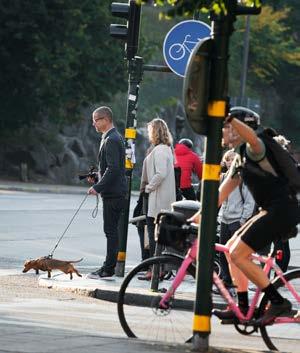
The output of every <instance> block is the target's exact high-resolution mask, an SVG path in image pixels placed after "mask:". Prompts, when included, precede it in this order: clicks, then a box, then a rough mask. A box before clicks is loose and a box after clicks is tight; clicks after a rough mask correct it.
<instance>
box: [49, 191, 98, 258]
mask: <svg viewBox="0 0 300 353" xmlns="http://www.w3.org/2000/svg"><path fill="white" fill-rule="evenodd" d="M88 196H89V194H86V195H85V196H84V198H83V200H82V201H81V204H80V205H79V207H78V209H77V210H76V212H75V213H74V215H73V217H72V218H71V220H70V222H69V224H68V225H67V227H66V229H65V230H64V232H63V233H62V235H61V236H60V238H59V239H58V241H57V243H56V244H55V246H54V248H53V250H52V251H51V252H50V254H49V255H48V256H46V258H48V259H51V258H52V257H53V254H54V251H55V250H56V248H57V247H58V244H59V243H60V242H61V240H62V238H63V237H64V235H65V234H66V232H67V230H68V229H69V227H70V225H71V224H72V222H73V220H74V218H75V217H76V215H77V213H78V212H79V210H80V209H81V207H82V205H83V204H84V202H85V200H86V199H87V197H88ZM98 205H99V196H98V195H96V207H95V208H94V210H93V212H92V217H93V218H96V216H97V214H98Z"/></svg>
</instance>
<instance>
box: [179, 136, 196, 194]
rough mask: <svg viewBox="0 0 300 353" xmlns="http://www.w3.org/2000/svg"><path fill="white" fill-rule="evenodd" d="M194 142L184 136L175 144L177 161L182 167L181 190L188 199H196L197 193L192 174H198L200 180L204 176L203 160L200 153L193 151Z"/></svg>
mask: <svg viewBox="0 0 300 353" xmlns="http://www.w3.org/2000/svg"><path fill="white" fill-rule="evenodd" d="M193 145H194V144H193V142H192V141H191V140H190V139H187V138H183V139H181V140H180V141H179V142H178V143H177V144H176V146H175V155H176V163H175V167H180V169H181V176H180V190H181V192H182V195H183V196H184V198H186V199H187V200H196V194H195V191H194V188H193V186H192V174H193V173H194V174H196V175H197V177H198V178H199V181H200V180H201V177H202V162H201V160H200V158H199V157H198V155H197V154H196V153H195V152H193V151H192V148H193Z"/></svg>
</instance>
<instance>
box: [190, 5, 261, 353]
mask: <svg viewBox="0 0 300 353" xmlns="http://www.w3.org/2000/svg"><path fill="white" fill-rule="evenodd" d="M260 10H261V9H260V6H259V7H251V8H249V7H243V6H240V5H238V3H237V0H224V8H223V9H220V12H218V11H217V12H216V13H214V12H212V13H211V20H212V26H211V27H212V33H211V39H210V40H209V41H207V42H206V44H207V46H205V43H204V45H203V48H202V49H201V46H199V49H198V55H200V57H201V52H202V51H204V54H205V53H206V54H208V55H206V56H205V55H202V57H201V59H202V60H203V64H202V69H203V70H202V71H201V70H200V71H198V72H199V74H202V76H203V77H204V78H203V80H202V81H201V80H198V82H200V83H202V85H198V88H199V87H201V88H203V87H206V89H207V91H209V93H208V94H207V95H208V99H207V102H208V104H207V106H206V105H205V104H204V103H205V96H204V95H203V94H202V96H201V95H199V97H200V98H199V99H198V107H197V104H195V103H197V102H193V101H192V99H190V103H192V104H190V105H187V108H190V119H191V121H192V123H193V125H194V127H197V128H198V131H199V133H203V134H205V135H206V136H207V139H206V144H205V158H204V167H203V177H202V178H203V181H202V192H201V205H202V217H201V224H200V227H199V234H198V240H199V249H198V254H197V273H196V282H197V283H196V300H195V308H194V320H193V338H192V341H193V348H194V351H198V352H207V351H208V349H209V342H208V338H209V334H210V331H211V320H210V319H211V309H212V298H211V289H212V272H213V260H214V253H215V251H214V244H215V235H216V225H217V224H216V223H217V212H218V188H219V176H220V161H221V153H222V148H221V139H222V127H223V120H224V117H225V115H226V110H227V108H228V107H227V100H228V99H227V96H228V72H227V66H228V56H229V54H228V47H229V38H230V36H231V34H232V32H233V23H234V21H235V18H236V15H246V14H253V15H256V14H259V13H260ZM202 54H203V53H202ZM205 58H206V59H205ZM208 58H209V59H208ZM200 68H201V67H200ZM206 68H209V69H207V70H206ZM204 71H209V79H208V80H206V76H205V75H207V72H206V73H205V72H204ZM204 79H205V80H206V81H208V82H206V81H204ZM190 82H193V79H190ZM191 87H192V88H195V87H193V86H191ZM196 88H197V87H196ZM185 91H186V92H189V90H188V82H187V85H186V90H185ZM194 91H195V92H197V90H194ZM200 91H201V90H200ZM189 93H190V96H191V97H192V96H193V95H192V94H191V93H193V91H190V92H189ZM187 101H188V100H187ZM193 107H196V110H195V111H196V112H201V109H202V112H203V114H202V116H201V114H198V117H197V116H195V115H193V114H191V113H192V109H193ZM206 108H207V109H206ZM205 113H207V115H206V117H205ZM203 116H204V117H203ZM188 117H189V116H188ZM197 118H198V121H197Z"/></svg>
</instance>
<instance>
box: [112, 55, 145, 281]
mask: <svg viewBox="0 0 300 353" xmlns="http://www.w3.org/2000/svg"><path fill="white" fill-rule="evenodd" d="M128 72H129V79H128V99H127V113H126V128H125V154H126V156H125V168H126V179H127V193H126V206H125V209H124V211H123V212H122V214H121V218H120V223H119V251H118V258H117V265H116V268H115V274H116V276H118V277H124V272H125V261H126V248H127V234H128V218H129V209H130V197H131V182H132V170H133V167H134V164H135V139H136V127H137V119H136V113H137V102H138V96H139V88H140V82H141V81H142V78H143V59H142V58H141V57H138V56H136V57H134V58H133V59H131V60H130V61H129V62H128Z"/></svg>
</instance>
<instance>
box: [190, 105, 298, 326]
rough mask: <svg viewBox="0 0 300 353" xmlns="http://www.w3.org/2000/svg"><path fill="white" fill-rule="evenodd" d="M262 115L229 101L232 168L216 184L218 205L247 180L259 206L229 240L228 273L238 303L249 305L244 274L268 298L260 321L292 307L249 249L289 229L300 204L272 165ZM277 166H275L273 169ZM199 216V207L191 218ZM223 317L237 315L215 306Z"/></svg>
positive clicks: (228, 137) (226, 127)
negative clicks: (259, 131) (262, 134)
mask: <svg viewBox="0 0 300 353" xmlns="http://www.w3.org/2000/svg"><path fill="white" fill-rule="evenodd" d="M259 123H260V117H259V115H258V114H257V113H255V112H254V111H252V110H250V109H247V108H244V107H233V108H231V109H230V113H229V115H228V116H227V118H226V119H225V123H224V128H223V143H224V145H227V146H229V147H230V148H235V151H236V152H237V155H236V157H235V160H234V162H233V163H232V166H231V168H230V171H229V173H228V175H227V177H226V179H225V180H224V182H223V183H222V184H221V186H220V189H219V205H221V204H222V203H223V201H224V200H225V199H226V198H227V197H228V195H229V194H230V193H231V192H232V191H233V190H234V189H235V188H236V187H237V186H238V185H239V184H240V183H241V181H242V180H243V182H244V183H245V185H247V187H248V189H249V190H250V192H251V193H252V196H253V198H254V200H255V202H256V204H257V205H258V206H259V207H260V211H259V213H258V214H257V215H255V216H254V217H252V218H251V219H250V220H248V221H247V222H246V223H245V224H244V225H243V226H242V227H241V228H240V229H239V230H237V231H236V232H235V234H234V235H233V237H232V238H231V239H230V240H229V242H228V243H227V245H228V246H229V256H228V258H229V262H230V270H231V275H232V278H233V279H234V283H235V285H236V286H237V294H238V303H239V307H240V309H241V311H242V312H246V311H247V309H248V279H249V280H251V281H252V282H253V283H254V284H255V285H256V286H257V287H259V288H260V289H261V290H262V292H264V293H265V295H266V296H267V298H268V299H269V300H270V302H271V305H270V306H269V308H268V310H267V311H266V312H265V314H264V315H263V317H262V318H261V319H260V323H261V324H262V325H265V324H270V323H272V322H273V321H274V319H275V318H276V317H277V316H280V315H281V314H285V315H286V314H291V315H292V313H293V311H292V308H291V303H290V302H289V301H288V300H287V299H285V298H283V297H282V296H281V295H280V294H279V292H278V291H277V290H276V289H275V287H274V286H273V285H272V284H271V282H270V280H269V278H268V277H267V276H266V274H265V273H264V272H263V270H262V269H261V267H260V266H258V265H256V264H254V263H253V262H252V261H251V259H250V255H251V253H253V252H257V251H259V250H260V249H262V248H264V247H265V246H267V245H268V244H270V243H271V242H273V241H276V240H277V239H280V238H281V237H282V235H286V237H288V236H287V235H288V234H289V233H290V232H291V231H292V230H293V229H294V228H295V226H296V225H297V223H299V221H300V207H299V205H298V201H297V197H296V194H295V193H294V192H293V191H292V190H290V187H289V185H288V181H287V180H286V179H285V178H284V177H282V176H280V175H279V174H278V173H276V171H275V167H274V166H272V163H274V162H272V161H271V159H270V157H269V156H270V155H269V153H270V151H269V148H268V147H267V146H266V144H264V142H263V141H262V138H260V137H259V134H257V133H256V132H255V130H257V128H258V127H259ZM277 170H278V169H277ZM191 220H192V221H194V222H197V221H198V222H199V221H200V212H198V213H197V214H196V215H195V216H194V217H193V218H192V219H191ZM213 314H215V315H216V316H217V317H218V318H220V319H221V320H222V322H223V323H231V322H232V321H233V320H234V319H235V315H234V313H233V311H231V310H229V309H227V310H214V311H213Z"/></svg>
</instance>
